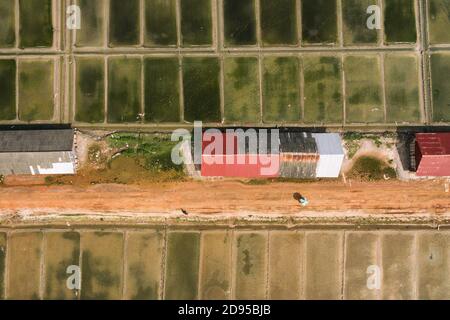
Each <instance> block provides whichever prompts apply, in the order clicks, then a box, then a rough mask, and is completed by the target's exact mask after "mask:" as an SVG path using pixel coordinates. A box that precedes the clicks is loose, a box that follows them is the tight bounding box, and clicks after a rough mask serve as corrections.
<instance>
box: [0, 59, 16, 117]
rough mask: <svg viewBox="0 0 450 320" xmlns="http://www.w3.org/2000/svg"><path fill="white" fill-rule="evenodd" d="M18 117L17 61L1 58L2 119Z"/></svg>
mask: <svg viewBox="0 0 450 320" xmlns="http://www.w3.org/2000/svg"><path fill="white" fill-rule="evenodd" d="M15 118H16V61H15V60H0V120H14V119H15Z"/></svg>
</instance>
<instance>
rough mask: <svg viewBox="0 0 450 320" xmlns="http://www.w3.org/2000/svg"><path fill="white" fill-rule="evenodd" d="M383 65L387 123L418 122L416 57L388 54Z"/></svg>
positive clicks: (418, 104)
mask: <svg viewBox="0 0 450 320" xmlns="http://www.w3.org/2000/svg"><path fill="white" fill-rule="evenodd" d="M384 63H385V64H384V66H385V85H386V103H387V105H386V118H387V121H388V122H397V123H417V122H419V121H420V103H419V74H418V72H419V70H418V63H417V58H416V56H413V55H395V54H388V55H386V58H385V62H384Z"/></svg>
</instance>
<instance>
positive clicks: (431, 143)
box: [416, 133, 450, 156]
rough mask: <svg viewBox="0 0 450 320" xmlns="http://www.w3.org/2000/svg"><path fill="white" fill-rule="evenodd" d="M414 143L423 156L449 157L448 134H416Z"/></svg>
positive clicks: (449, 139)
mask: <svg viewBox="0 0 450 320" xmlns="http://www.w3.org/2000/svg"><path fill="white" fill-rule="evenodd" d="M416 141H417V145H418V147H419V149H420V152H421V153H422V155H423V156H427V155H450V133H417V134H416Z"/></svg>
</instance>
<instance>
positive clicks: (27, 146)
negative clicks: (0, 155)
mask: <svg viewBox="0 0 450 320" xmlns="http://www.w3.org/2000/svg"><path fill="white" fill-rule="evenodd" d="M72 148H73V130H72V129H62V130H57V129H55V130H7V131H0V152H52V151H71V150H72Z"/></svg>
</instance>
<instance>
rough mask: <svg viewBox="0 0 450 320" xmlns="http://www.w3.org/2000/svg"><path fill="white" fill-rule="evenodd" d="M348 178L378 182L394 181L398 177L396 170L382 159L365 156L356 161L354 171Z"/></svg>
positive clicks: (351, 171)
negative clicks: (384, 180) (383, 180)
mask: <svg viewBox="0 0 450 320" xmlns="http://www.w3.org/2000/svg"><path fill="white" fill-rule="evenodd" d="M347 177H348V178H352V179H358V180H363V181H376V180H382V179H394V178H396V177H397V174H396V172H395V169H393V168H391V167H390V166H389V165H388V164H387V163H386V162H384V161H383V160H381V159H378V158H375V157H370V156H364V157H359V158H358V159H356V161H355V163H354V164H353V167H352V169H351V170H350V172H349V173H348V174H347Z"/></svg>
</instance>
